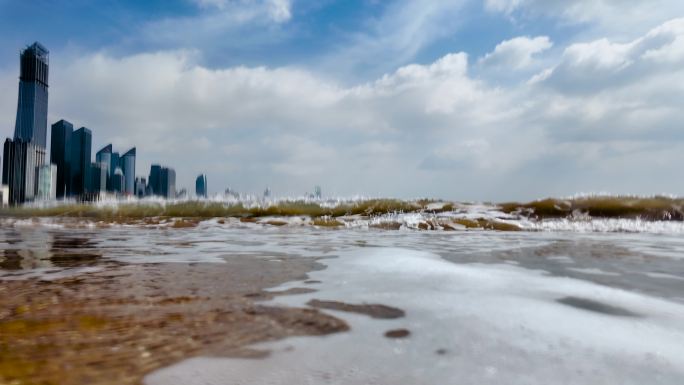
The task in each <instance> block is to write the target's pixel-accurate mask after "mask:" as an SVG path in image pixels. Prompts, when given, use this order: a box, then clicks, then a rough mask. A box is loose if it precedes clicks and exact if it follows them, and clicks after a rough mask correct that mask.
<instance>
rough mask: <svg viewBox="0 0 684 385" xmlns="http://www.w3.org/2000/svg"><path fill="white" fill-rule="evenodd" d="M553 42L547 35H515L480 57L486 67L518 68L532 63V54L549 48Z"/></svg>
mask: <svg viewBox="0 0 684 385" xmlns="http://www.w3.org/2000/svg"><path fill="white" fill-rule="evenodd" d="M552 46H553V43H552V42H551V40H550V39H549V38H548V37H547V36H538V37H535V38H530V37H525V36H523V37H516V38H514V39H511V40H506V41H503V42H501V43H499V44H498V45H497V46H496V48H495V49H494V51H493V52H490V53H488V54H486V55H485V56H484V57H482V58H481V59H480V64H481V65H483V66H486V67H495V68H506V69H510V70H519V69H523V68H527V67H529V66H530V65H531V64H532V60H533V56H534V55H536V54H538V53H541V52H544V51H546V50H548V49H549V48H551V47H552Z"/></svg>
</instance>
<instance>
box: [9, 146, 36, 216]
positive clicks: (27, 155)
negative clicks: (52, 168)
mask: <svg viewBox="0 0 684 385" xmlns="http://www.w3.org/2000/svg"><path fill="white" fill-rule="evenodd" d="M3 153H4V162H3V164H2V184H3V185H6V186H7V187H8V188H9V203H10V204H11V205H17V204H21V203H24V202H27V201H31V200H33V199H34V198H35V195H36V191H37V186H36V181H37V177H36V171H37V168H38V167H40V166H42V165H43V164H44V162H45V149H44V148H41V147H39V146H36V145H34V144H32V143H29V142H24V141H22V140H21V139H17V140H12V139H7V140H5V144H4V146H3Z"/></svg>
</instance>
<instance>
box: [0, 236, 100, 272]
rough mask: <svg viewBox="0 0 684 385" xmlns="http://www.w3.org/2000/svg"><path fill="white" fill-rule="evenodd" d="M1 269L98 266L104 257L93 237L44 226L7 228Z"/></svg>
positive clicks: (1, 251)
mask: <svg viewBox="0 0 684 385" xmlns="http://www.w3.org/2000/svg"><path fill="white" fill-rule="evenodd" d="M6 235H7V238H6V240H5V242H4V243H6V245H5V246H4V248H3V250H0V269H2V270H10V271H16V270H32V269H50V268H74V267H85V266H93V265H95V264H96V263H97V262H98V260H99V259H101V258H102V253H101V251H99V250H98V243H99V242H98V241H97V239H95V238H94V237H87V236H83V235H74V234H69V233H67V232H61V231H60V232H55V231H47V230H41V229H31V230H27V231H14V230H10V231H6Z"/></svg>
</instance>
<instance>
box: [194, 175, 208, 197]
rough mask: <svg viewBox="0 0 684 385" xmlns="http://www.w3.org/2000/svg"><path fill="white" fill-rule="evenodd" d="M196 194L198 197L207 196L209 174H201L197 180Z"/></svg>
mask: <svg viewBox="0 0 684 385" xmlns="http://www.w3.org/2000/svg"><path fill="white" fill-rule="evenodd" d="M195 195H197V197H198V198H206V197H207V176H206V175H205V174H201V175H199V176H198V177H197V179H196V180H195Z"/></svg>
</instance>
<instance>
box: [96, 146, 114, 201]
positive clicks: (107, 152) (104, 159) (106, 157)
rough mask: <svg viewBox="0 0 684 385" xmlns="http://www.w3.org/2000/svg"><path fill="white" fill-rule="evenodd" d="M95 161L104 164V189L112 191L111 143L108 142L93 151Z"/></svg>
mask: <svg viewBox="0 0 684 385" xmlns="http://www.w3.org/2000/svg"><path fill="white" fill-rule="evenodd" d="M95 163H101V164H104V165H105V167H106V176H105V178H106V182H105V190H106V191H112V186H111V184H112V181H111V175H112V173H113V172H114V170H113V169H112V145H111V144H108V145H106V146H104V147H102V149H100V151H98V152H97V153H95Z"/></svg>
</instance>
